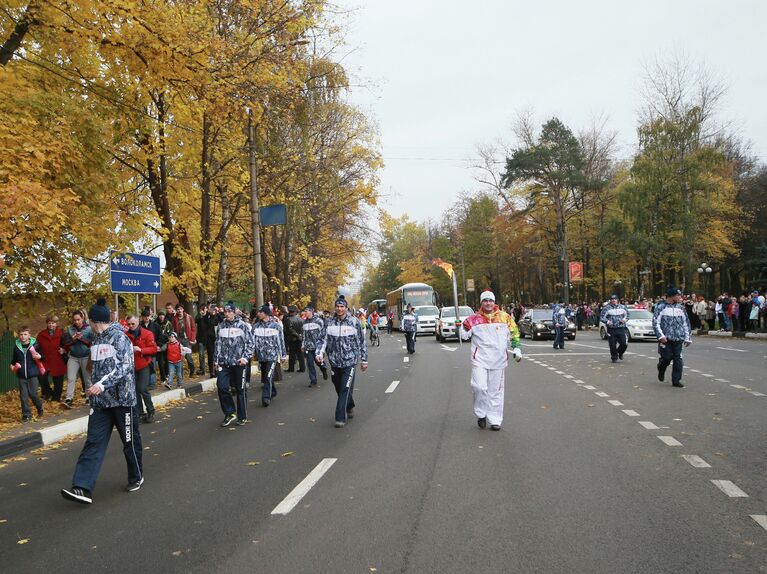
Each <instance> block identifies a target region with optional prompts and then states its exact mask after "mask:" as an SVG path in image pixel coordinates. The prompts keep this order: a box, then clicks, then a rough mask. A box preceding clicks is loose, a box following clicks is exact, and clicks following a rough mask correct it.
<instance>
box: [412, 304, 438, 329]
mask: <svg viewBox="0 0 767 574" xmlns="http://www.w3.org/2000/svg"><path fill="white" fill-rule="evenodd" d="M415 316H416V317H417V318H418V330H417V333H418V335H420V334H421V333H431V334H432V335H433V334H434V333H435V332H436V331H437V321H438V319H439V309H438V308H437V307H436V306H435V305H420V306H418V307H415Z"/></svg>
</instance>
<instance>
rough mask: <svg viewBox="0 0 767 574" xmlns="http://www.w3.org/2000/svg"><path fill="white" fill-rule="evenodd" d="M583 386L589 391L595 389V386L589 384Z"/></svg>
mask: <svg viewBox="0 0 767 574" xmlns="http://www.w3.org/2000/svg"><path fill="white" fill-rule="evenodd" d="M583 388H584V389H588V390H590V391H593V390H595V389H596V387H592V386H591V385H583Z"/></svg>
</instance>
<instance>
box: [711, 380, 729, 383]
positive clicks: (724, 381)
mask: <svg viewBox="0 0 767 574" xmlns="http://www.w3.org/2000/svg"><path fill="white" fill-rule="evenodd" d="M714 380H715V381H717V382H720V383H729V382H730V381H728V380H727V379H714Z"/></svg>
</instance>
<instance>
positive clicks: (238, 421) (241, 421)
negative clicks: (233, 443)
mask: <svg viewBox="0 0 767 574" xmlns="http://www.w3.org/2000/svg"><path fill="white" fill-rule="evenodd" d="M247 422H248V419H237V423H236V424H237V426H238V427H241V426H242V425H244V424H247Z"/></svg>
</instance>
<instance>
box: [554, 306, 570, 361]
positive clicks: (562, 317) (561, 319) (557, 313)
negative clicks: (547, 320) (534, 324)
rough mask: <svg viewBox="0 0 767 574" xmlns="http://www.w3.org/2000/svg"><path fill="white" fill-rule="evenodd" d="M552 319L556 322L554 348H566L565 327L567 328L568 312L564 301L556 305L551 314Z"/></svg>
mask: <svg viewBox="0 0 767 574" xmlns="http://www.w3.org/2000/svg"><path fill="white" fill-rule="evenodd" d="M551 320H552V322H553V323H554V348H555V349H564V348H565V329H567V314H566V311H565V303H564V301H560V302H559V304H558V305H556V306H555V307H554V311H553V312H552V314H551Z"/></svg>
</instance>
